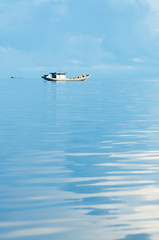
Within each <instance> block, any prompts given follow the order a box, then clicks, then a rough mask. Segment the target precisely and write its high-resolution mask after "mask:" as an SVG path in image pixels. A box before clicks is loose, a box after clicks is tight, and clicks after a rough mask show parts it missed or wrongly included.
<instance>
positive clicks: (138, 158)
mask: <svg viewBox="0 0 159 240" xmlns="http://www.w3.org/2000/svg"><path fill="white" fill-rule="evenodd" d="M0 91H1V94H0V239H2V240H5V239H13V240H44V239H45V240H64V239H65V240H158V239H159V79H129V78H124V79H122V78H121V76H120V78H112V79H109V77H103V78H96V77H93V76H92V77H91V78H90V79H89V80H88V81H86V82H62V83H54V82H47V81H44V80H43V79H40V78H37V79H36V78H32V79H31V78H28V79H27V78H21V79H18V78H16V79H10V78H8V79H7V78H4V79H0Z"/></svg>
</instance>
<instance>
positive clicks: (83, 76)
mask: <svg viewBox="0 0 159 240" xmlns="http://www.w3.org/2000/svg"><path fill="white" fill-rule="evenodd" d="M90 75H91V74H88V75H82V76H79V77H74V78H65V79H58V78H52V77H50V76H42V78H43V79H45V80H47V81H56V82H63V81H86V80H87V79H88V78H89V77H90Z"/></svg>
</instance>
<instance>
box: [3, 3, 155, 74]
mask: <svg viewBox="0 0 159 240" xmlns="http://www.w3.org/2000/svg"><path fill="white" fill-rule="evenodd" d="M0 33H1V34H0V62H1V68H0V69H1V76H5V75H8V74H9V75H10V74H11V75H34V76H39V75H41V74H43V73H47V72H50V71H58V70H59V68H60V70H64V71H68V72H71V73H74V72H80V73H81V72H82V73H83V71H84V72H85V73H87V72H96V73H98V72H113V71H117V72H118V71H143V72H144V70H146V71H149V72H154V71H156V72H159V71H158V63H159V1H158V0H14V1H13V0H0Z"/></svg>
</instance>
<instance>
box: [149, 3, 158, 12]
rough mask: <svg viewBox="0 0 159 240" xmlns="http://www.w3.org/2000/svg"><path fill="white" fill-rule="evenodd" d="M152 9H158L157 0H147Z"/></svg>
mask: <svg viewBox="0 0 159 240" xmlns="http://www.w3.org/2000/svg"><path fill="white" fill-rule="evenodd" d="M147 2H148V4H149V5H150V8H151V10H152V11H155V12H157V11H159V1H158V0H147Z"/></svg>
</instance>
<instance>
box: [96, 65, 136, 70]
mask: <svg viewBox="0 0 159 240" xmlns="http://www.w3.org/2000/svg"><path fill="white" fill-rule="evenodd" d="M92 69H95V70H101V71H102V70H117V71H120V70H134V69H136V67H134V66H132V65H122V64H121V65H120V64H97V65H93V66H92Z"/></svg>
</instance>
